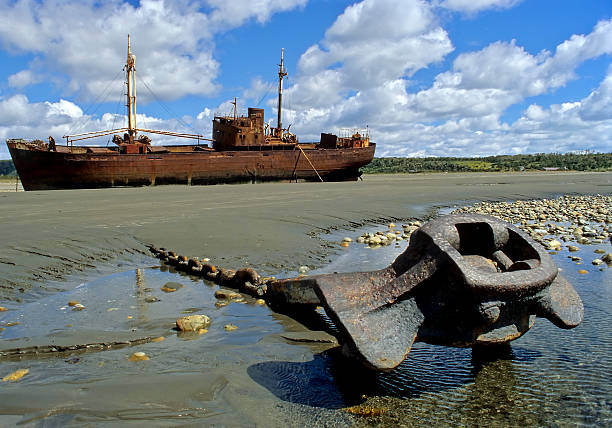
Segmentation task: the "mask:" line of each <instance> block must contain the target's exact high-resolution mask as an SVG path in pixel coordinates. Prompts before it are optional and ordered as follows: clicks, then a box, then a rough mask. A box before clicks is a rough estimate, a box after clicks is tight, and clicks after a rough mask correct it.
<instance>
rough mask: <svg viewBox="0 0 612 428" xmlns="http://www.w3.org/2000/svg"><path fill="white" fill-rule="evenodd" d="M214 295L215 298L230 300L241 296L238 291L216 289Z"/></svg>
mask: <svg viewBox="0 0 612 428" xmlns="http://www.w3.org/2000/svg"><path fill="white" fill-rule="evenodd" d="M215 297H216V298H217V299H225V300H231V299H237V298H239V297H242V295H241V294H240V293H237V292H235V291H230V290H217V291H215Z"/></svg>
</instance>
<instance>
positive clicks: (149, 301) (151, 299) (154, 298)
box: [145, 296, 159, 303]
mask: <svg viewBox="0 0 612 428" xmlns="http://www.w3.org/2000/svg"><path fill="white" fill-rule="evenodd" d="M145 302H147V303H155V302H159V299H158V298H157V297H154V296H147V297H145Z"/></svg>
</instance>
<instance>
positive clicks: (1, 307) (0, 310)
mask: <svg viewBox="0 0 612 428" xmlns="http://www.w3.org/2000/svg"><path fill="white" fill-rule="evenodd" d="M6 311H8V309H6V308H5V307H4V306H0V312H6Z"/></svg>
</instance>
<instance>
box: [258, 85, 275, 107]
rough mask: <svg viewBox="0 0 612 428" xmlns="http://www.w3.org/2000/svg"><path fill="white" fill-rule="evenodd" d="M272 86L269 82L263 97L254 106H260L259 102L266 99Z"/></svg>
mask: <svg viewBox="0 0 612 428" xmlns="http://www.w3.org/2000/svg"><path fill="white" fill-rule="evenodd" d="M273 86H274V83H272V82H269V83H268V89H267V90H266V93H265V94H264V95H263V97H261V98H260V99H259V101H257V104H255V105H256V106H257V107H259V106H260V105H261V102H262V101H263V100H264V99H266V97H267V96H268V95H269V94H270V91H271V90H272V87H273Z"/></svg>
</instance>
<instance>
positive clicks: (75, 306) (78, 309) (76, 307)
mask: <svg viewBox="0 0 612 428" xmlns="http://www.w3.org/2000/svg"><path fill="white" fill-rule="evenodd" d="M83 309H85V306H83V305H81V304H80V303H77V304H76V305H74V306H73V307H72V310H73V311H82V310H83Z"/></svg>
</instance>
